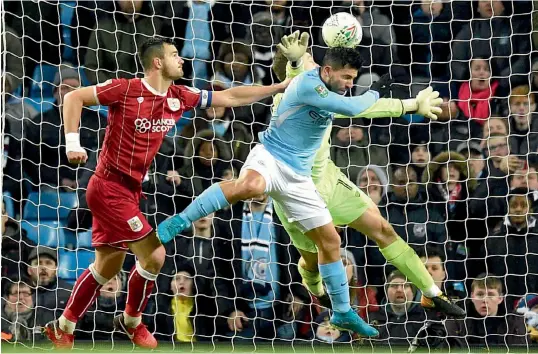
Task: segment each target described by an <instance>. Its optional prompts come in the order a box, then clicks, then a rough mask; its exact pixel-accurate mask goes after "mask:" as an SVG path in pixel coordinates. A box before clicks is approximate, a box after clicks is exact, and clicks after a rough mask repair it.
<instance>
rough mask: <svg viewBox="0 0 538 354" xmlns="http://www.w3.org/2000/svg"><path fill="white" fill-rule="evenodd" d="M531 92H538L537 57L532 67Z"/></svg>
mask: <svg viewBox="0 0 538 354" xmlns="http://www.w3.org/2000/svg"><path fill="white" fill-rule="evenodd" d="M530 85H531V92H533V93H538V60H537V59H535V60H534V61H533V63H532V68H531V83H530Z"/></svg>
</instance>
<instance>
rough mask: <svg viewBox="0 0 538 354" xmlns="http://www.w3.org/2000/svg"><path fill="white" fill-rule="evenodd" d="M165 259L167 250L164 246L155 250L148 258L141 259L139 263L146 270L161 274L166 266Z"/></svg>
mask: <svg viewBox="0 0 538 354" xmlns="http://www.w3.org/2000/svg"><path fill="white" fill-rule="evenodd" d="M165 259H166V250H165V249H164V246H162V245H161V246H159V247H157V248H155V250H153V252H151V253H150V255H149V256H148V257H145V258H144V259H140V260H139V262H140V265H141V266H142V268H144V270H146V271H148V272H150V273H153V274H159V272H160V271H161V268H162V267H163V265H164V261H165Z"/></svg>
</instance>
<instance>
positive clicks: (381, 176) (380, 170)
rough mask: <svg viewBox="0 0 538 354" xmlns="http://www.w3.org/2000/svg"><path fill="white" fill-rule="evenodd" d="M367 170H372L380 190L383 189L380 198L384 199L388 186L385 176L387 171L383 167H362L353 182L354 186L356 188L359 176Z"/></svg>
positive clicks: (387, 179)
mask: <svg viewBox="0 0 538 354" xmlns="http://www.w3.org/2000/svg"><path fill="white" fill-rule="evenodd" d="M368 170H372V171H374V173H375V175H376V176H377V178H379V183H381V188H383V195H382V197H384V196H385V195H387V191H388V185H389V177H388V175H387V172H386V171H387V169H386V168H385V167H379V166H375V165H368V166H366V167H364V168H363V169H362V170H360V171H359V173H358V174H357V180H356V181H355V184H356V185H357V186H358V185H359V183H360V179H361V176H362V174H363V173H364V172H366V171H368Z"/></svg>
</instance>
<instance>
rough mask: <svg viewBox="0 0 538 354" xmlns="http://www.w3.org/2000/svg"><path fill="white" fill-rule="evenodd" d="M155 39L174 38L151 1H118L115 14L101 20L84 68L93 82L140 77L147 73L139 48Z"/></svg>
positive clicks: (95, 29) (90, 42)
mask: <svg viewBox="0 0 538 354" xmlns="http://www.w3.org/2000/svg"><path fill="white" fill-rule="evenodd" d="M154 36H162V37H173V30H172V26H171V25H170V20H169V19H168V18H166V17H165V16H161V14H159V13H156V12H155V7H154V6H153V4H152V2H151V1H144V0H139V1H116V2H115V6H114V11H113V12H112V14H111V15H110V16H107V17H104V18H100V19H99V21H98V23H97V24H96V25H95V27H94V29H93V34H92V35H91V36H90V41H89V42H88V49H87V51H86V57H85V60H84V65H85V67H86V68H85V69H86V70H85V71H86V75H87V76H88V79H89V80H90V82H91V83H92V84H94V85H95V84H99V83H104V82H105V81H107V80H109V79H115V78H126V79H131V78H134V77H136V75H137V74H138V73H141V72H142V71H143V70H142V65H141V64H140V62H139V61H138V59H137V57H136V53H137V48H139V46H140V45H141V43H142V42H144V41H145V40H146V39H148V38H150V37H154ZM82 121H84V119H83V120H82Z"/></svg>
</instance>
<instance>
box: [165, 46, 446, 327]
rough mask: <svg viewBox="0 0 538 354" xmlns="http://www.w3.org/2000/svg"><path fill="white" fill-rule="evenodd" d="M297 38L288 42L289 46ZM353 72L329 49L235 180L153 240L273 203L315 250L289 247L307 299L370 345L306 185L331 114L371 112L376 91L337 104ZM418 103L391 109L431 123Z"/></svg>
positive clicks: (298, 82) (428, 98) (350, 55)
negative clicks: (240, 204) (237, 209)
mask: <svg viewBox="0 0 538 354" xmlns="http://www.w3.org/2000/svg"><path fill="white" fill-rule="evenodd" d="M296 37H297V36H295V37H291V38H290V39H291V41H293V40H295V44H297V41H296ZM287 44H288V47H289V48H291V46H292V44H293V43H290V41H288V43H287ZM305 49H306V47H305ZM296 52H297V51H296ZM303 53H304V52H303ZM301 56H302V54H301ZM360 67H361V59H360V56H359V54H358V52H357V51H355V50H354V49H350V48H331V49H329V50H328V51H327V53H326V55H325V57H324V60H323V65H322V67H321V68H320V69H317V68H316V69H313V70H309V71H306V72H304V73H302V74H299V75H298V76H297V77H295V78H294V79H293V80H292V81H291V83H290V84H289V86H288V88H287V89H286V91H285V93H284V94H283V95H282V97H281V98H280V99H279V104H278V107H276V108H275V109H274V112H273V117H272V119H271V123H270V125H269V128H268V129H267V130H266V131H265V132H262V133H260V142H261V144H259V145H257V146H256V147H255V148H254V149H253V150H252V151H251V152H250V154H249V156H248V158H247V160H246V161H245V164H244V166H243V169H242V170H241V173H240V176H239V178H238V179H237V180H233V181H226V182H221V183H218V184H214V185H212V186H211V187H210V188H208V189H207V190H206V191H204V192H203V193H202V194H201V195H200V196H199V197H198V198H196V199H195V200H194V202H193V203H191V204H190V205H189V206H188V207H187V208H186V209H185V210H184V211H183V212H182V213H180V214H178V215H175V216H173V217H171V218H169V219H167V220H165V221H164V222H162V223H161V224H160V225H159V226H158V230H157V234H158V236H159V238H160V239H161V241H162V242H163V243H166V242H168V241H170V240H172V239H173V238H174V237H175V236H176V235H178V234H179V233H181V232H182V231H183V230H185V229H187V228H189V227H190V226H191V224H192V222H193V221H196V220H198V219H199V218H201V217H204V216H206V215H209V214H211V213H213V212H215V211H217V210H219V209H222V208H225V207H226V206H228V205H230V204H233V203H235V202H237V201H240V200H246V199H250V198H254V197H257V196H259V195H261V194H264V193H266V194H268V195H270V196H271V197H272V198H273V200H274V202H275V203H278V208H279V213H280V214H281V215H280V216H281V217H282V219H283V220H286V221H287V223H289V224H288V225H287V226H288V227H290V226H292V227H294V228H297V230H299V232H300V233H301V235H302V234H304V235H305V236H306V238H305V239H306V240H309V241H311V242H312V244H313V245H314V248H311V247H309V246H308V245H306V243H305V244H304V245H303V243H301V242H300V241H298V240H297V238H294V239H293V241H294V244H295V245H296V247H297V248H298V249H299V251H300V252H301V255H302V259H301V262H300V264H299V268H300V271H301V274H302V276H303V278H304V282H305V285H306V286H307V288H308V289H309V290H310V291H311V292H312V293H313V294H314V295H316V296H323V295H324V290H323V288H321V289H322V290H321V291H317V290H320V289H319V288H317V289H316V286H318V285H320V284H321V282H320V280H321V279H322V280H323V283H324V284H325V286H326V288H327V293H328V296H329V297H330V300H331V304H332V309H333V315H332V316H331V324H332V325H334V326H336V327H338V328H340V329H344V330H349V331H353V332H356V333H358V334H360V335H363V336H369V337H371V336H376V335H377V334H378V332H377V330H376V329H375V328H373V327H371V326H369V325H368V324H367V323H365V322H364V321H363V320H362V319H361V318H360V317H359V316H358V315H357V313H356V312H355V311H353V309H351V306H350V299H349V285H348V283H347V276H346V272H345V269H344V265H343V263H342V260H341V259H340V236H339V235H338V233H337V232H336V230H335V227H334V224H333V222H332V220H333V217H332V216H331V211H330V210H329V209H328V208H327V204H326V201H325V200H324V198H323V195H320V193H318V191H317V190H316V185H315V184H314V181H313V180H312V169H313V167H314V162H315V159H316V153H317V151H318V149H320V147H321V146H322V143H323V142H326V140H327V139H326V134H327V131H329V130H330V127H331V125H332V120H333V118H334V113H338V114H341V115H344V116H357V115H359V114H361V113H364V112H368V110H369V109H372V108H373V107H376V102H378V101H379V93H378V92H376V91H368V92H366V93H365V94H363V95H361V96H358V97H344V96H343V95H344V94H345V92H346V91H347V90H349V89H350V88H351V87H352V86H353V80H354V79H355V78H356V77H357V75H358V71H359V69H360ZM421 100H422V101H421V102H420V100H418V99H417V100H409V101H407V102H406V101H399V100H394V101H397V102H398V104H399V105H400V114H402V113H403V112H402V108H401V107H404V108H403V110H405V111H406V112H407V111H418V112H420V113H423V114H425V115H427V116H430V117H431V116H432V115H433V116H434V113H435V112H437V111H438V107H436V106H438V105H439V104H440V102H439V101H438V99H436V96H435V94H433V93H432V90H431V89H430V90H429V91H426V92H425V93H424V94H423V95H422V97H421ZM391 101H392V100H391ZM417 102H420V103H417ZM426 111H427V112H426ZM333 112H334V113H333ZM349 222H351V220H350V221H349ZM383 226H389V225H388V223H386V225H385V224H383V225H382V226H380V230H381V231H380V232H386V230H385V228H384V227H383ZM389 227H390V226H389ZM392 232H393V231H392ZM366 233H367V234H368V232H366ZM396 242H397V241H396ZM402 242H403V241H402ZM393 243H394V242H391V245H390V246H392V244H393ZM403 245H404V246H407V245H406V244H405V243H403ZM390 246H389V245H387V248H388V247H390ZM407 247H408V246H407ZM393 248H395V247H393ZM405 251H407V249H406V250H405ZM396 253H397V252H396V251H394V252H393V254H396ZM415 256H416V255H415ZM417 259H418V257H417ZM419 262H420V261H419ZM402 263H406V260H404V261H403V262H402ZM407 263H408V260H407ZM426 274H427V273H426ZM430 279H431V277H430ZM411 280H413V278H411ZM316 282H317V284H316ZM425 290H428V291H430V292H428V293H426V295H428V296H430V299H431V300H432V305H431V307H434V306H436V307H439V308H440V309H444V308H452V307H453V305H452V304H451V303H450V302H449V301H448V300H446V298H445V297H443V296H440V295H441V292H440V291H439V289H438V288H437V289H436V287H435V285H433V281H432V286H431V287H430V289H425ZM434 301H435V303H434Z"/></svg>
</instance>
